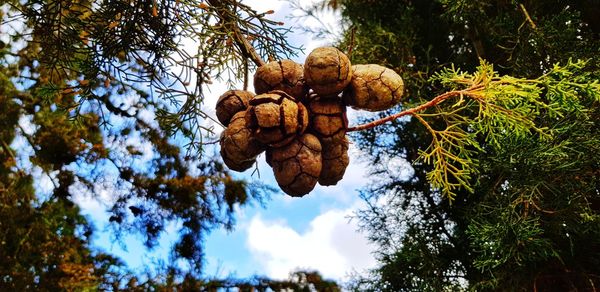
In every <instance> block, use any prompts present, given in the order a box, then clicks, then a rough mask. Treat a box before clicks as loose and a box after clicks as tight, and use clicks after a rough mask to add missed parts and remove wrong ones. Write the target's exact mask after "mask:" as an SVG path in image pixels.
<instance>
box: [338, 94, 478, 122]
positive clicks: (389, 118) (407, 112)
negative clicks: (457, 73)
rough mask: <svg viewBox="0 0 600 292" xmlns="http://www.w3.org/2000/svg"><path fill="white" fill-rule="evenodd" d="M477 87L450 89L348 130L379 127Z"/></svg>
mask: <svg viewBox="0 0 600 292" xmlns="http://www.w3.org/2000/svg"><path fill="white" fill-rule="evenodd" d="M477 88H478V87H472V88H469V89H465V90H454V91H448V92H446V93H444V94H441V95H438V96H436V97H435V98H434V99H432V100H430V101H428V102H426V103H424V104H422V105H419V106H417V107H414V108H411V109H407V110H404V111H401V112H399V113H396V114H393V115H391V116H387V117H385V118H382V119H379V120H375V121H372V122H369V123H366V124H362V125H358V126H354V127H349V128H348V129H347V130H346V131H347V132H354V131H362V130H366V129H371V128H374V127H377V126H379V125H382V124H385V123H387V122H390V121H393V120H395V119H398V118H400V117H403V116H406V115H414V114H416V113H417V112H420V111H422V110H425V109H428V108H430V107H433V106H436V105H437V104H439V103H441V102H443V101H444V100H446V99H448V98H451V97H455V96H461V95H472V92H471V91H472V90H474V89H477Z"/></svg>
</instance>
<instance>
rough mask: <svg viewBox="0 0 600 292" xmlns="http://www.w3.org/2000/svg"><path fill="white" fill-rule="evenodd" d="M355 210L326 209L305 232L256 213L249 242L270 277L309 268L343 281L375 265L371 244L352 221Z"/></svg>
mask: <svg viewBox="0 0 600 292" xmlns="http://www.w3.org/2000/svg"><path fill="white" fill-rule="evenodd" d="M352 210H355V208H350V209H346V210H338V209H335V210H329V211H327V212H324V213H322V214H320V215H319V216H317V217H315V218H314V219H313V220H312V221H311V222H310V225H309V227H308V229H307V230H306V231H305V232H303V233H299V232H297V231H296V230H294V229H292V228H290V227H289V226H288V225H287V224H286V223H285V222H283V221H281V220H278V221H274V222H267V221H265V220H263V219H262V218H261V217H260V216H259V215H256V216H255V217H254V218H252V220H251V222H250V224H249V226H248V229H247V233H248V237H247V241H246V244H247V246H248V249H249V250H250V252H251V253H252V255H253V257H254V258H255V260H256V261H257V262H258V264H259V265H261V268H262V270H263V271H264V272H265V273H266V274H267V276H269V277H272V278H279V279H283V278H287V276H288V275H289V272H291V271H294V270H297V269H310V270H318V271H319V272H320V273H321V274H322V275H323V276H325V277H327V278H333V279H336V280H343V279H344V278H345V276H347V275H348V274H349V273H350V272H352V271H359V272H360V271H362V270H364V269H368V268H371V267H373V265H374V264H375V260H374V258H373V255H372V250H373V249H372V247H371V246H370V245H369V244H368V241H367V239H366V238H365V237H364V236H363V235H362V234H360V233H359V232H357V231H356V230H357V226H356V224H355V222H354V221H349V218H348V216H349V215H351V212H352Z"/></svg>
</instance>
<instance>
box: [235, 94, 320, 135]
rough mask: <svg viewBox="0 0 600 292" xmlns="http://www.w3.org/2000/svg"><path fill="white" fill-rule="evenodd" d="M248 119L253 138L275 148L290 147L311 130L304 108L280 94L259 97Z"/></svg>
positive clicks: (247, 113)
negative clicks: (298, 137) (308, 129)
mask: <svg viewBox="0 0 600 292" xmlns="http://www.w3.org/2000/svg"><path fill="white" fill-rule="evenodd" d="M245 118H246V123H247V124H248V127H249V128H250V129H251V131H252V134H253V137H255V138H256V139H257V140H258V141H260V142H261V143H263V144H267V145H269V146H271V147H281V146H284V145H286V144H288V143H290V142H291V141H292V140H294V138H295V137H296V136H298V135H300V134H302V133H304V130H306V127H307V126H308V112H307V111H306V108H305V107H304V105H303V104H302V103H300V102H298V101H297V100H296V99H294V98H293V97H292V96H290V95H288V94H287V93H285V92H283V91H279V90H275V91H271V92H269V93H265V94H260V95H257V96H255V97H254V98H253V99H252V100H251V101H250V107H249V108H248V110H247V111H246V117H245Z"/></svg>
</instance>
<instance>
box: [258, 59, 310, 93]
mask: <svg viewBox="0 0 600 292" xmlns="http://www.w3.org/2000/svg"><path fill="white" fill-rule="evenodd" d="M303 74H304V68H303V67H302V65H300V64H298V63H296V62H294V61H292V60H281V61H273V62H269V63H267V64H266V65H263V66H261V67H259V68H258V70H256V73H255V74H254V90H255V91H256V94H263V93H267V92H269V91H272V90H281V91H283V92H285V93H287V94H289V95H291V96H293V97H295V98H296V99H297V100H302V99H304V97H305V95H306V93H307V92H308V87H307V86H306V83H305V82H304V77H303Z"/></svg>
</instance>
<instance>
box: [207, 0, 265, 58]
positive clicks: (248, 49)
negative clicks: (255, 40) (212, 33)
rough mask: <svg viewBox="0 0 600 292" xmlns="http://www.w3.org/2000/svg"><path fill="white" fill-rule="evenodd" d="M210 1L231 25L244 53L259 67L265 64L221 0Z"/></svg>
mask: <svg viewBox="0 0 600 292" xmlns="http://www.w3.org/2000/svg"><path fill="white" fill-rule="evenodd" d="M208 3H209V4H210V5H212V6H214V7H216V8H217V9H216V12H217V15H218V16H219V17H220V18H221V20H223V22H224V23H226V24H227V25H229V26H230V28H231V32H233V41H234V42H235V44H236V45H237V47H238V48H239V49H240V51H241V53H242V55H244V56H245V57H247V58H249V59H250V60H252V62H254V64H256V66H258V67H260V66H262V65H264V64H265V61H264V60H263V59H262V58H261V57H260V56H259V55H258V53H257V52H256V50H255V49H254V46H252V44H250V42H248V39H246V38H245V37H244V35H243V34H242V32H241V31H240V27H239V26H238V25H237V23H236V21H235V19H233V18H232V17H231V16H230V15H227V14H226V13H225V10H224V9H223V7H222V6H223V5H222V4H221V1H219V0H208Z"/></svg>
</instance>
